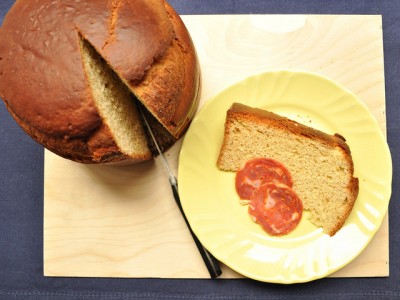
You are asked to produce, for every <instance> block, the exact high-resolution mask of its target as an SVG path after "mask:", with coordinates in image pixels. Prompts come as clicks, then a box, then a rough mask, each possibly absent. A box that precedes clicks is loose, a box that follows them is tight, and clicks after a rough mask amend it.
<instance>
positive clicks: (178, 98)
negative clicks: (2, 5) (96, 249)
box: [0, 0, 200, 163]
mask: <svg viewBox="0 0 400 300" xmlns="http://www.w3.org/2000/svg"><path fill="white" fill-rule="evenodd" d="M199 90H200V71H199V64H198V60H197V56H196V52H195V49H194V46H193V43H192V41H191V38H190V36H189V33H188V31H187V30H186V28H185V26H184V24H183V22H182V20H181V19H180V17H179V16H178V15H177V13H176V12H175V11H174V10H173V8H172V7H171V6H170V5H169V4H168V3H166V2H165V1H163V0H141V1H139V0H109V1H107V0H90V1H89V0H87V1H67V2H66V1H62V0H37V1H32V0H19V1H17V2H16V3H15V4H14V6H13V7H12V8H11V10H10V11H9V12H8V14H7V16H6V17H5V19H4V22H3V25H2V27H1V28H0V96H1V98H2V99H3V100H4V102H5V104H6V106H7V108H8V110H9V112H10V113H11V114H12V116H13V117H14V119H15V120H16V121H17V122H18V124H19V125H20V126H21V127H22V128H23V129H24V130H25V131H26V132H27V133H28V134H29V135H30V136H32V137H33V138H34V139H35V140H36V141H38V142H39V143H40V144H42V145H43V146H44V147H46V148H47V149H49V150H50V151H53V152H54V153H56V154H58V155H60V156H63V157H65V158H68V159H71V160H74V161H78V162H84V163H104V162H118V161H126V160H129V161H135V162H140V161H144V160H148V159H150V158H151V157H152V154H151V149H150V148H149V146H148V145H147V144H148V139H147V137H146V133H145V129H144V127H143V125H142V122H141V119H140V114H139V113H138V109H137V103H140V106H141V107H142V108H145V110H146V111H145V113H146V115H148V116H149V118H150V119H151V120H150V122H151V123H152V124H155V128H156V131H157V133H158V135H159V136H160V143H161V144H162V145H161V146H162V148H164V149H165V148H168V147H169V146H170V145H171V144H172V143H174V142H175V141H176V140H177V139H178V138H179V137H180V136H181V135H182V134H183V133H184V131H185V130H186V128H187V127H188V125H189V123H190V121H191V119H192V118H193V115H194V113H195V111H196V108H197V104H198V98H199ZM160 124H161V125H160Z"/></svg>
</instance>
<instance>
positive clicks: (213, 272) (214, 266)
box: [170, 178, 222, 279]
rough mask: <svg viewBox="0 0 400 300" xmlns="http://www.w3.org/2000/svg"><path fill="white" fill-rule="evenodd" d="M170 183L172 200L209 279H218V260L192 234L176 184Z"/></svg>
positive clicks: (219, 270)
mask: <svg viewBox="0 0 400 300" xmlns="http://www.w3.org/2000/svg"><path fill="white" fill-rule="evenodd" d="M170 183H171V188H172V193H173V194H174V198H175V201H176V204H177V205H178V207H179V210H180V211H181V213H182V216H183V219H184V220H185V222H186V225H187V227H188V228H189V231H190V234H191V235H192V237H193V240H194V242H195V243H196V246H197V249H199V252H200V254H201V257H202V258H203V260H204V263H205V264H206V267H207V269H208V272H209V273H210V276H211V278H213V279H215V278H218V277H219V276H220V275H221V274H222V270H221V268H220V266H219V264H218V260H217V259H216V258H215V257H214V256H213V255H212V254H211V253H210V252H208V251H207V249H206V248H204V246H203V245H202V244H201V242H200V241H199V239H198V238H197V236H196V235H195V234H194V232H193V230H192V228H191V227H190V224H189V221H188V220H187V218H186V216H185V213H184V211H183V208H182V204H181V200H180V198H179V193H178V183H177V181H176V179H175V178H174V182H172V181H171V180H170Z"/></svg>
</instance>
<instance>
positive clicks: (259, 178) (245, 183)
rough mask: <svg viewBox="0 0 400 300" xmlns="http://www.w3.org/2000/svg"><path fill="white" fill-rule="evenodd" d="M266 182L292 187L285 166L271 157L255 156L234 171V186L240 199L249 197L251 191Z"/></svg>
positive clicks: (290, 177)
mask: <svg viewBox="0 0 400 300" xmlns="http://www.w3.org/2000/svg"><path fill="white" fill-rule="evenodd" d="M267 182H277V183H283V184H285V185H287V186H289V187H292V185H293V182H292V176H291V175H290V172H289V171H288V170H287V169H286V167H285V166H284V165H283V164H281V163H280V162H278V161H276V160H273V159H271V158H255V159H252V160H249V161H248V162H246V164H245V165H244V167H243V168H242V169H240V170H239V171H238V172H237V173H236V179H235V187H236V191H237V193H238V195H239V197H240V198H241V199H247V200H248V199H250V198H251V195H252V194H253V192H254V191H255V190H256V189H258V188H259V187H260V186H262V185H263V184H265V183H267Z"/></svg>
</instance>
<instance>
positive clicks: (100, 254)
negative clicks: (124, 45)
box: [44, 15, 389, 278]
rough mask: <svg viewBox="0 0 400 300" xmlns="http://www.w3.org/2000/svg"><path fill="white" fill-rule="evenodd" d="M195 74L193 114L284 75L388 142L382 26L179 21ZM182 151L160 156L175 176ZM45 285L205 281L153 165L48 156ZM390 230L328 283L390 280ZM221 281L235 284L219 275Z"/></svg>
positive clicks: (305, 18)
mask: <svg viewBox="0 0 400 300" xmlns="http://www.w3.org/2000/svg"><path fill="white" fill-rule="evenodd" d="M183 20H184V22H185V23H186V25H187V27H188V29H189V31H190V33H191V35H192V38H193V41H194V43H195V46H196V49H197V51H198V55H199V60H200V64H201V68H202V78H203V88H202V98H201V103H200V107H201V106H202V105H203V104H204V103H205V102H206V101H207V100H208V99H210V98H211V97H212V96H213V95H215V94H216V93H218V92H219V91H220V90H221V89H223V88H225V87H227V86H228V85H230V84H233V83H235V82H237V81H239V80H242V79H243V78H245V77H247V76H249V75H253V74H256V73H261V72H264V71H268V70H275V69H281V68H286V69H287V68H288V69H296V70H306V71H312V72H316V73H319V74H320V75H323V76H326V77H328V78H330V79H332V80H334V81H336V82H337V83H339V84H341V85H343V86H344V87H346V88H347V89H349V90H351V91H352V92H353V93H354V94H355V95H356V96H357V97H358V98H359V99H360V100H361V101H363V102H364V103H365V104H366V105H367V106H368V108H369V109H370V111H371V112H372V113H373V115H374V116H375V117H376V119H377V120H378V122H379V124H380V126H381V128H382V131H383V133H384V134H386V117H385V90H384V68H383V66H384V64H383V43H382V19H381V16H359V15H357V16H354V15H352V16H351V15H234V16H232V15H218V16H217V15H213V16H206V15H203V16H183ZM180 147H181V141H179V142H178V143H177V144H176V145H175V146H174V147H173V148H172V149H170V150H169V151H168V152H167V159H168V160H169V163H170V165H171V167H172V170H173V171H174V172H175V174H176V172H177V166H178V155H179V150H180ZM44 179H45V180H44V182H45V184H44V275H45V276H78V277H161V278H207V277H208V273H207V270H206V268H205V267H204V264H203V261H202V260H201V257H200V255H199V254H198V251H197V249H196V247H195V245H194V243H193V241H192V238H191V236H190V234H189V232H188V230H187V228H186V225H185V223H184V221H183V219H182V216H181V215H180V212H179V210H178V209H177V207H176V204H175V202H174V199H173V197H172V194H171V190H170V186H169V182H168V180H167V177H166V176H165V173H164V169H163V166H162V164H161V163H160V161H159V160H157V159H156V160H154V161H152V162H148V163H144V164H140V165H135V166H126V167H111V166H87V165H81V164H77V163H74V162H71V161H68V160H64V159H62V158H59V157H57V156H55V155H54V154H52V153H50V152H47V151H46V153H45V178H44ZM388 240H389V235H388V220H387V217H386V218H385V220H384V222H383V225H382V226H381V228H380V230H379V232H378V233H377V234H376V236H375V237H374V239H373V240H372V242H371V243H370V244H369V246H368V247H367V249H365V251H364V252H363V253H362V254H361V255H360V256H359V257H358V258H357V259H355V260H354V261H353V262H351V263H350V264H349V265H348V266H346V267H345V268H343V269H341V270H339V271H338V272H336V273H335V274H333V275H331V276H337V277H347V276H351V277H356V276H387V275H388V274H389V263H388V260H389V251H388ZM223 271H224V274H223V276H222V277H223V278H237V277H240V275H239V274H237V273H235V272H234V271H232V270H230V269H229V268H227V267H226V266H223Z"/></svg>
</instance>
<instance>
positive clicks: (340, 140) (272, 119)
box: [227, 103, 350, 155]
mask: <svg viewBox="0 0 400 300" xmlns="http://www.w3.org/2000/svg"><path fill="white" fill-rule="evenodd" d="M227 113H228V115H232V116H237V117H240V118H244V119H248V120H251V121H253V122H259V123H264V124H267V125H269V126H273V127H277V128H280V129H282V130H287V131H289V132H292V133H294V134H296V135H299V136H301V137H305V138H310V139H316V140H319V141H320V142H321V143H324V144H326V145H327V146H330V147H341V148H342V149H343V151H345V153H347V155H350V148H349V146H348V145H347V144H346V143H345V139H344V137H342V136H341V135H340V134H335V135H329V134H327V133H325V132H322V131H319V130H316V129H314V128H311V127H308V126H305V125H303V124H300V123H298V122H296V121H293V120H290V119H288V118H285V117H282V116H279V115H277V114H275V113H273V112H269V111H266V110H262V109H258V108H253V107H248V106H246V105H243V104H240V103H234V104H233V105H232V107H231V108H230V109H229V110H228V112H227Z"/></svg>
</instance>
